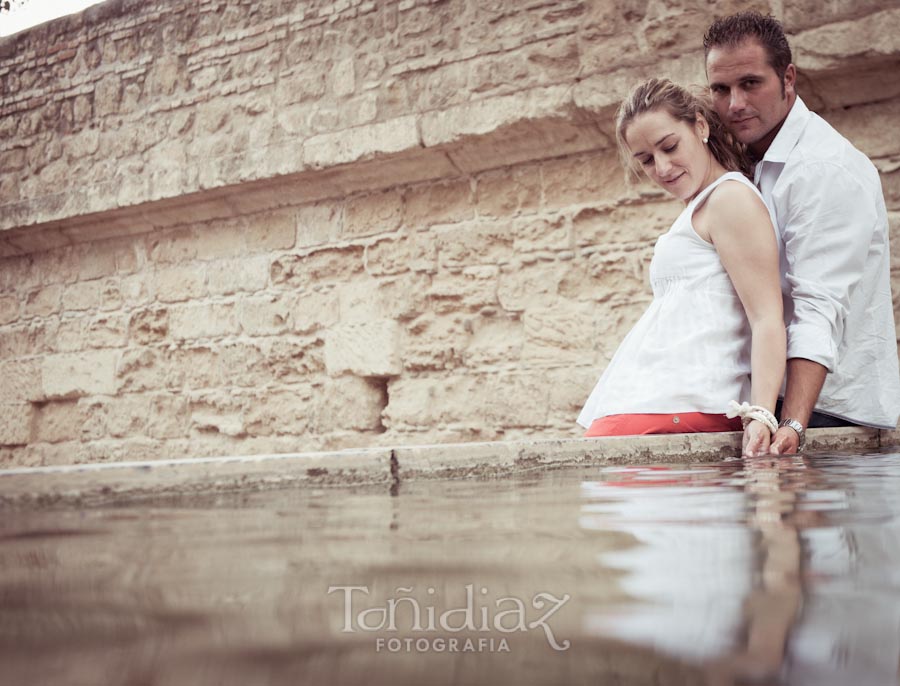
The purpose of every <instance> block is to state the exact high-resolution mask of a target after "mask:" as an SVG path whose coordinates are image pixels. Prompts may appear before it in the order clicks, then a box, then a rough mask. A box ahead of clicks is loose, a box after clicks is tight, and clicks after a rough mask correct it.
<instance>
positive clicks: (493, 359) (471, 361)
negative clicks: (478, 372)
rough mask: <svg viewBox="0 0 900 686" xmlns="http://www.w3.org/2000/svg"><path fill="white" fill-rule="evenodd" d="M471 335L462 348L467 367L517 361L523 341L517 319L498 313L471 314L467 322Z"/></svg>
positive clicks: (519, 319) (508, 363) (523, 337)
mask: <svg viewBox="0 0 900 686" xmlns="http://www.w3.org/2000/svg"><path fill="white" fill-rule="evenodd" d="M471 329H472V336H471V338H470V339H469V341H468V343H467V345H466V346H465V348H464V350H463V355H462V356H463V361H464V362H465V364H466V366H467V367H470V368H473V369H477V368H480V367H484V366H486V365H501V366H502V365H513V364H517V363H518V362H519V359H520V357H521V355H522V346H523V345H524V343H525V329H524V325H523V322H522V320H521V318H519V317H510V316H506V315H504V314H502V313H496V314H491V315H490V316H484V315H482V316H479V317H475V318H474V319H473V320H472V322H471Z"/></svg>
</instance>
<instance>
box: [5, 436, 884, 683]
mask: <svg viewBox="0 0 900 686" xmlns="http://www.w3.org/2000/svg"><path fill="white" fill-rule="evenodd" d="M898 494H900V454H897V453H894V454H875V455H867V456H856V457H846V456H843V457H842V456H816V457H812V458H799V457H797V458H781V459H777V460H774V459H773V460H770V459H758V460H745V461H729V462H722V463H717V464H705V465H690V466H678V465H655V466H644V467H630V468H627V467H610V468H599V467H596V468H592V469H579V470H563V471H556V472H534V473H529V474H526V475H524V476H520V477H516V478H503V479H491V480H459V481H420V482H411V483H403V484H401V487H400V488H399V491H397V492H396V495H393V496H392V495H390V494H389V493H387V492H386V491H384V490H383V489H375V488H356V489H336V488H335V489H325V490H319V491H308V490H307V491H293V492H265V493H255V494H249V495H243V496H230V497H217V498H209V499H198V498H196V497H192V498H191V499H190V501H187V500H179V499H175V498H173V499H170V500H168V501H156V502H152V503H146V502H145V503H142V504H136V505H123V506H119V507H106V508H95V509H84V510H72V509H69V510H57V511H47V510H43V511H23V510H12V509H11V510H6V511H4V512H2V513H0V514H2V523H0V540H2V545H0V597H2V604H0V608H2V609H0V674H2V675H3V676H2V682H3V683H9V684H41V685H43V684H86V685H87V684H90V685H97V684H116V685H120V684H121V685H126V684H135V685H138V684H140V685H150V684H153V685H155V684H160V685H162V684H166V685H170V684H176V685H178V684H185V685H187V684H190V685H191V686H197V685H198V684H241V685H248V684H291V685H294V684H306V683H309V684H356V683H359V684H363V683H365V684H454V683H459V684H469V683H483V684H506V683H509V684H556V683H559V684H563V683H581V682H590V683H594V684H662V685H669V684H716V685H717V684H745V683H752V684H817V685H818V684H835V685H840V686H846V685H847V684H852V685H853V686H864V685H868V684H872V685H881V684H897V683H898V665H900V517H898V514H900V498H898V497H897V496H898ZM329 590H330V592H329Z"/></svg>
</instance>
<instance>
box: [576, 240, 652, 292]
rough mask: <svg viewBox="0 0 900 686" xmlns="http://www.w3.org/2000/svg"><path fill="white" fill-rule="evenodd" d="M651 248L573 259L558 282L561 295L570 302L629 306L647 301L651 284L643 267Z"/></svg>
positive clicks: (646, 264)
mask: <svg viewBox="0 0 900 686" xmlns="http://www.w3.org/2000/svg"><path fill="white" fill-rule="evenodd" d="M652 252H653V248H652V246H649V245H648V246H647V247H646V248H644V249H643V250H640V251H635V252H627V253H599V252H598V253H592V254H590V255H589V256H586V257H585V256H582V257H579V259H577V260H575V261H574V262H573V264H572V265H571V267H570V269H569V271H568V273H567V274H566V275H565V276H564V277H563V278H562V279H561V280H560V282H559V293H560V295H563V296H565V297H566V298H570V299H572V300H592V301H594V302H607V301H609V302H612V303H617V304H628V303H631V302H635V301H636V300H646V298H647V297H649V295H650V292H651V291H650V282H649V276H648V275H647V271H646V267H647V266H649V260H650V257H651V255H652Z"/></svg>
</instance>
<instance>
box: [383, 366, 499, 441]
mask: <svg viewBox="0 0 900 686" xmlns="http://www.w3.org/2000/svg"><path fill="white" fill-rule="evenodd" d="M482 389H485V380H484V379H483V378H481V377H478V376H475V375H473V374H471V373H467V374H465V375H453V376H444V375H440V376H430V375H429V376H424V375H420V376H414V377H406V376H404V377H401V378H399V379H393V380H391V382H390V383H389V384H388V404H387V407H386V408H385V409H384V413H383V417H384V420H383V421H384V424H385V426H386V427H388V428H389V429H391V430H397V431H399V430H405V429H428V430H440V429H442V428H445V427H446V426H447V425H450V424H459V423H469V424H473V425H477V426H483V425H484V423H485V422H484V405H485V403H486V394H485V393H484V392H483V390H482Z"/></svg>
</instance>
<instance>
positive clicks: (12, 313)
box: [0, 295, 19, 325]
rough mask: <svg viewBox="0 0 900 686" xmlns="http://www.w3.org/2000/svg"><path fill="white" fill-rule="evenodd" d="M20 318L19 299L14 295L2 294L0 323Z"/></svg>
mask: <svg viewBox="0 0 900 686" xmlns="http://www.w3.org/2000/svg"><path fill="white" fill-rule="evenodd" d="M18 318H19V299H18V298H17V297H15V296H13V295H4V296H0V325H2V324H9V323H10V322H14V321H16V320H17V319H18Z"/></svg>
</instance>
